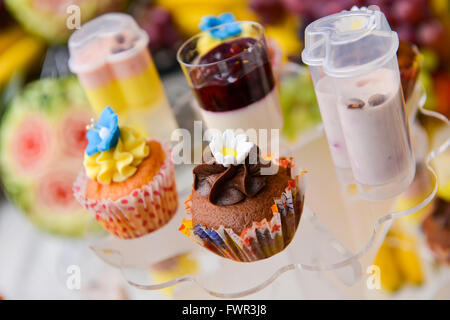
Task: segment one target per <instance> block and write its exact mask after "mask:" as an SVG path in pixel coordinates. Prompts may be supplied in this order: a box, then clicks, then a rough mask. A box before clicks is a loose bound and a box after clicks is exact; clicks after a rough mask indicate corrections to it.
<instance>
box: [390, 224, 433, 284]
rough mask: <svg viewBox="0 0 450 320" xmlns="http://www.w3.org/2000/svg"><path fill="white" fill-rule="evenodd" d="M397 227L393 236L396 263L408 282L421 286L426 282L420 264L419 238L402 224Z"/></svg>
mask: <svg viewBox="0 0 450 320" xmlns="http://www.w3.org/2000/svg"><path fill="white" fill-rule="evenodd" d="M396 222H398V223H397V224H396V225H395V228H394V230H393V232H392V236H393V237H394V239H395V246H394V247H393V252H394V256H395V261H396V263H397V266H398V267H399V269H400V272H401V273H402V275H403V277H404V278H405V280H406V282H408V283H410V284H413V285H421V284H422V283H423V282H424V280H425V279H424V273H423V270H422V264H421V262H420V257H419V252H418V245H417V242H418V240H417V237H416V236H414V234H413V233H412V232H410V231H408V230H407V228H406V227H405V226H404V225H402V224H401V222H402V221H396Z"/></svg>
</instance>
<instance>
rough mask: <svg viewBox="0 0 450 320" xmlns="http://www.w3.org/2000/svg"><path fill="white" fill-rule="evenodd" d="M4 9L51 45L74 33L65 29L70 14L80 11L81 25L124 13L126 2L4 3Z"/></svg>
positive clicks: (38, 0) (58, 0) (55, 0)
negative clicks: (70, 7) (107, 15)
mask: <svg viewBox="0 0 450 320" xmlns="http://www.w3.org/2000/svg"><path fill="white" fill-rule="evenodd" d="M3 1H4V3H5V5H6V8H7V9H8V10H9V11H10V13H11V15H13V16H14V17H15V18H16V19H17V21H19V22H20V23H21V24H22V26H23V27H24V28H25V29H26V30H27V31H28V32H30V33H32V34H35V35H37V36H39V37H42V38H43V39H45V40H46V41H48V42H50V43H63V42H65V41H66V40H67V39H68V37H69V36H70V34H71V33H72V32H73V31H74V30H71V29H69V28H68V27H67V20H68V18H69V15H70V13H71V11H70V10H69V11H68V8H69V6H71V5H75V6H78V7H79V8H80V22H81V23H84V22H86V21H89V20H90V19H92V18H93V17H95V16H98V15H100V14H102V13H105V12H109V11H120V10H123V9H124V8H125V6H126V4H127V2H128V0H89V1H88V0H3Z"/></svg>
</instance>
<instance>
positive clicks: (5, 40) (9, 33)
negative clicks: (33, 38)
mask: <svg viewBox="0 0 450 320" xmlns="http://www.w3.org/2000/svg"><path fill="white" fill-rule="evenodd" d="M23 36H25V32H24V31H23V30H22V29H20V28H19V27H9V28H8V29H6V30H4V31H2V32H1V33H0V54H1V53H2V52H3V51H5V50H6V49H7V48H8V47H9V46H11V45H12V44H13V43H14V42H16V41H17V40H19V39H20V38H22V37H23Z"/></svg>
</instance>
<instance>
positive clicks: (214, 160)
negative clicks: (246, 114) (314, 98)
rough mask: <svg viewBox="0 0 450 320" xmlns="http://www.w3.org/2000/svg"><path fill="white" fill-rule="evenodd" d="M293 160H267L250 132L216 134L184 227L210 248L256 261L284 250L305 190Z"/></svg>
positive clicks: (196, 182)
mask: <svg viewBox="0 0 450 320" xmlns="http://www.w3.org/2000/svg"><path fill="white" fill-rule="evenodd" d="M292 167H293V160H292V159H286V158H281V159H278V160H277V161H273V162H270V161H265V160H264V159H263V158H262V157H261V154H260V150H259V148H258V147H257V146H256V145H254V144H253V143H251V142H248V141H247V136H246V135H237V136H235V135H234V134H233V132H232V131H231V130H227V131H225V132H224V134H223V135H220V136H215V137H214V138H213V139H212V141H211V143H210V146H209V148H207V149H206V150H205V152H204V154H203V159H202V164H199V165H197V166H196V167H195V168H194V170H193V173H194V184H193V190H192V194H191V197H190V199H189V200H188V201H187V203H186V204H187V210H188V211H189V213H190V219H185V220H183V225H182V226H181V228H180V231H182V232H183V233H185V234H186V235H188V236H189V237H190V238H192V239H193V240H195V241H196V242H197V243H199V244H201V245H202V246H205V247H206V248H208V249H210V250H211V251H213V252H215V253H217V254H219V255H221V256H224V257H227V258H230V259H233V260H236V261H256V260H259V259H264V258H268V257H270V256H272V255H274V254H276V253H278V252H280V251H281V250H283V249H284V248H285V247H286V246H287V245H288V244H289V243H290V241H291V240H292V238H293V236H294V234H295V231H296V229H297V226H298V223H299V220H300V216H301V212H302V208H303V191H302V188H300V186H299V182H300V181H299V177H294V178H293V177H292Z"/></svg>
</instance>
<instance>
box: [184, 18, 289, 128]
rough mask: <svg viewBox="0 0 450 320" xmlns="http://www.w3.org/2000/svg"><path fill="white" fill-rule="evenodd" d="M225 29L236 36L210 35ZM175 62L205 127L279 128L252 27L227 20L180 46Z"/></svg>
mask: <svg viewBox="0 0 450 320" xmlns="http://www.w3.org/2000/svg"><path fill="white" fill-rule="evenodd" d="M227 28H233V29H234V28H238V29H239V30H240V32H239V34H235V35H232V36H230V37H226V38H225V39H216V38H214V37H213V36H212V35H213V34H214V33H215V31H221V30H226V29H227ZM205 43H207V44H206V45H205ZM178 61H179V62H180V64H181V66H182V68H183V71H184V73H185V76H186V78H187V81H188V83H189V85H190V87H191V89H192V91H193V92H194V95H195V98H196V102H197V104H198V106H199V107H200V110H201V114H202V116H203V119H204V121H205V122H206V125H207V127H208V128H210V129H218V130H220V131H224V130H226V129H243V130H248V129H267V130H270V129H281V128H282V126H283V117H282V113H281V108H280V102H279V96H278V91H277V90H276V87H275V80H274V76H273V73H272V67H271V63H270V58H269V54H268V51H267V45H266V42H265V39H264V30H263V27H262V26H261V25H259V24H258V23H254V22H231V23H226V24H222V25H220V26H218V27H215V28H212V29H209V30H206V31H203V32H201V33H199V34H198V35H196V36H194V37H193V38H191V39H189V40H188V41H186V42H185V43H184V44H183V46H182V47H181V48H180V50H179V51H178Z"/></svg>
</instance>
